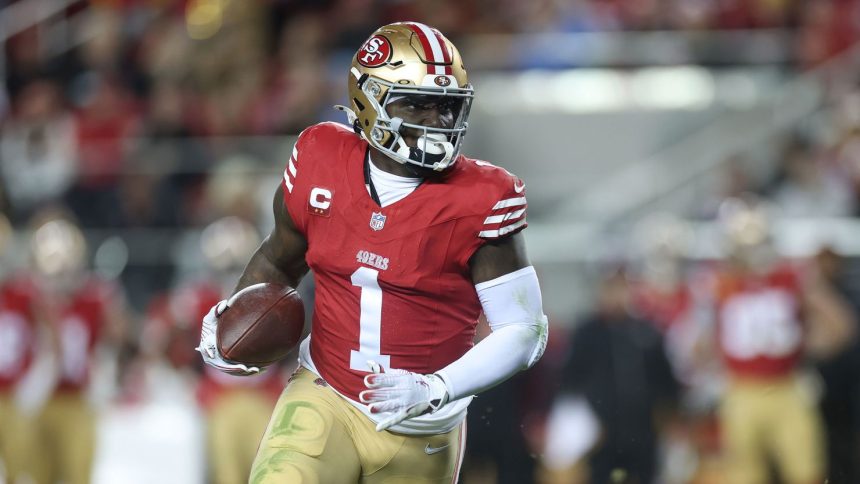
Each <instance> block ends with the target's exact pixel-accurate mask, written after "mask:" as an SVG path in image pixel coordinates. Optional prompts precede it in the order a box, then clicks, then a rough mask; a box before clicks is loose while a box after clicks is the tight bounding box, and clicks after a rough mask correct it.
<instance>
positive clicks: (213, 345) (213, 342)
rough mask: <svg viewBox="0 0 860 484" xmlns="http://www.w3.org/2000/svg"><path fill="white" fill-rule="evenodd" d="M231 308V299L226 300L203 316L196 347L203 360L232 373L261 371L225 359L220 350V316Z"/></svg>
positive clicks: (244, 373)
mask: <svg viewBox="0 0 860 484" xmlns="http://www.w3.org/2000/svg"><path fill="white" fill-rule="evenodd" d="M229 308H230V301H228V300H224V301H221V302H219V303H218V304H216V305H214V306H212V309H210V310H209V313H208V314H206V316H204V317H203V329H201V330H200V344H199V345H198V346H197V348H195V349H196V350H197V351H199V352H200V354H201V355H202V356H203V362H204V363H206V364H207V365H209V366H211V367H213V368H217V369H219V370H221V371H223V372H224V373H229V374H231V375H239V376H247V375H253V374H255V373H259V372H260V369H259V368H258V367H256V366H247V365H244V364H242V363H236V362H234V361H229V360H225V359H224V358H223V357H222V356H221V353H220V352H219V351H218V318H219V317H220V316H221V315H222V314H224V311H226V310H227V309H229Z"/></svg>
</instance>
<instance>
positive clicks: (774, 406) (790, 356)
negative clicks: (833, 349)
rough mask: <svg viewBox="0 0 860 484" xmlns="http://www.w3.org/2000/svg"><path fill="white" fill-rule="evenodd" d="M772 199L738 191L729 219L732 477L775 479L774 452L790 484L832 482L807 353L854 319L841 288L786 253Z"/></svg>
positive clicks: (719, 282) (723, 287)
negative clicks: (780, 246) (775, 236)
mask: <svg viewBox="0 0 860 484" xmlns="http://www.w3.org/2000/svg"><path fill="white" fill-rule="evenodd" d="M765 208H766V207H765V204H764V203H763V202H762V201H760V200H757V199H754V198H750V199H729V200H727V201H725V202H724V203H723V204H722V206H721V208H720V213H719V215H720V221H721V222H722V224H723V227H724V229H725V232H726V235H727V240H728V242H729V248H728V249H729V258H728V260H727V262H726V264H725V266H724V267H722V268H720V270H719V274H718V275H717V277H716V281H715V288H714V310H715V311H714V312H715V314H714V317H715V321H716V338H717V344H716V346H717V348H718V349H719V351H720V353H721V354H722V360H723V362H724V365H725V368H726V373H727V376H728V386H727V388H726V390H725V393H724V395H723V398H722V402H721V405H720V410H719V411H720V417H719V418H720V430H721V432H722V435H723V439H724V442H723V444H724V451H725V455H726V457H727V461H726V463H727V470H728V471H729V473H730V478H729V479H728V480H729V481H730V482H750V483H754V482H767V479H768V476H767V473H768V462H769V460H770V459H773V461H774V464H775V465H776V468H777V471H778V472H779V474H780V477H781V481H782V482H788V483H792V484H806V483H813V482H822V481H823V480H824V462H823V450H824V449H823V440H822V429H821V421H820V416H819V415H818V412H817V409H816V402H815V397H814V392H813V391H811V388H810V385H808V384H805V381H806V380H805V379H804V378H802V374H803V372H802V368H801V363H802V358H803V356H804V355H805V354H806V355H809V354H813V355H814V354H816V353H818V352H821V351H822V348H823V347H827V346H829V345H830V343H829V342H830V341H833V340H838V339H840V338H839V337H834V335H839V334H845V331H844V328H849V327H851V326H852V325H853V324H854V323H853V320H852V316H851V313H850V311H849V310H848V308H846V307H845V306H844V304H843V303H842V302H841V301H840V300H838V299H836V298H834V297H833V294H832V288H829V287H827V284H826V283H825V281H823V280H822V279H821V278H819V277H815V275H814V274H810V273H808V272H804V271H803V270H801V268H800V267H798V266H797V265H796V264H791V263H789V262H788V261H786V260H784V259H782V258H781V257H780V256H779V254H778V253H777V252H776V249H775V247H774V246H773V244H772V241H771V237H770V226H769V224H770V222H769V219H768V214H767V212H766V209H765Z"/></svg>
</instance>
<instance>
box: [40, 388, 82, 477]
mask: <svg viewBox="0 0 860 484" xmlns="http://www.w3.org/2000/svg"><path fill="white" fill-rule="evenodd" d="M37 425H38V431H37V434H36V435H37V438H38V445H39V451H38V452H37V453H36V454H35V456H34V458H35V460H36V470H35V473H36V474H38V475H37V479H36V482H39V483H43V482H44V483H53V482H56V481H62V482H64V483H66V484H90V474H91V472H92V465H93V457H94V453H95V442H96V416H95V412H94V411H93V409H92V408H91V407H90V404H89V402H87V399H86V397H85V396H84V395H82V394H79V393H68V394H62V393H61V394H57V395H55V396H53V397H51V398H50V399H49V400H48V401H47V402H46V403H45V407H44V409H43V410H42V413H41V414H40V415H39V418H38V421H37Z"/></svg>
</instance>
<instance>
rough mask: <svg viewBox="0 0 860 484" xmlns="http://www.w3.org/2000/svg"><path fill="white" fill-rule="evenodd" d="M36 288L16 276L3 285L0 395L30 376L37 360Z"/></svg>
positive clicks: (25, 277) (0, 332)
mask: <svg viewBox="0 0 860 484" xmlns="http://www.w3.org/2000/svg"><path fill="white" fill-rule="evenodd" d="M37 302H38V296H37V291H36V285H35V284H34V282H33V281H32V280H31V279H30V278H29V277H27V276H24V275H17V276H14V277H11V278H10V279H9V280H7V281H5V282H3V283H2V284H0V391H4V390H8V389H10V388H11V387H12V386H14V385H15V384H16V383H18V381H19V380H20V379H21V377H23V376H24V374H25V373H27V370H28V369H29V368H30V365H31V364H32V361H33V358H34V356H35V349H36V348H35V347H36V325H37V323H36V321H37V320H36V315H35V314H34V311H33V308H34V304H36V303H37Z"/></svg>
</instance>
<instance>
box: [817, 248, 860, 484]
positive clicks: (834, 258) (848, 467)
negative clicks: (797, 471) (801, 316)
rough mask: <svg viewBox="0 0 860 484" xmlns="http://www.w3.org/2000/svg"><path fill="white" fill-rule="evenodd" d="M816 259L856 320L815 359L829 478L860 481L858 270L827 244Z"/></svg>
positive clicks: (839, 483)
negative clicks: (821, 392)
mask: <svg viewBox="0 0 860 484" xmlns="http://www.w3.org/2000/svg"><path fill="white" fill-rule="evenodd" d="M813 263H814V267H813V269H812V270H813V271H816V272H818V274H820V277H821V278H822V279H823V283H826V284H829V285H830V286H831V287H832V288H833V289H834V291H835V293H834V294H833V296H832V297H834V298H837V299H840V300H841V301H840V303H841V304H842V305H845V306H849V307H850V308H851V312H852V315H853V322H854V324H855V327H854V328H853V331H852V332H853V334H851V335H849V336H847V337H843V338H839V340H838V341H834V342H833V344H832V345H831V351H830V352H829V353H830V354H826V355H822V356H821V357H819V358H818V360H817V362H816V363H817V367H818V371H819V372H820V373H821V377H822V380H823V382H824V395H823V396H822V399H821V413H822V416H823V417H824V423H825V425H826V427H827V462H828V466H827V467H828V472H827V477H828V481H827V482H829V483H832V484H848V483H853V482H860V465H858V462H860V344H858V340H857V333H858V331H860V327H858V326H857V324H858V322H860V318H858V315H860V286H858V283H857V276H856V274H852V273H851V272H849V270H850V267H852V262H850V261H848V260H847V259H845V258H844V257H842V256H840V255H839V254H837V253H836V252H834V251H833V250H832V249H830V248H828V247H824V248H822V249H821V250H820V251H819V252H818V254H817V255H816V257H815V260H814V261H813ZM840 336H844V335H840ZM836 338H838V336H837V337H835V338H834V339H836Z"/></svg>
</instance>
